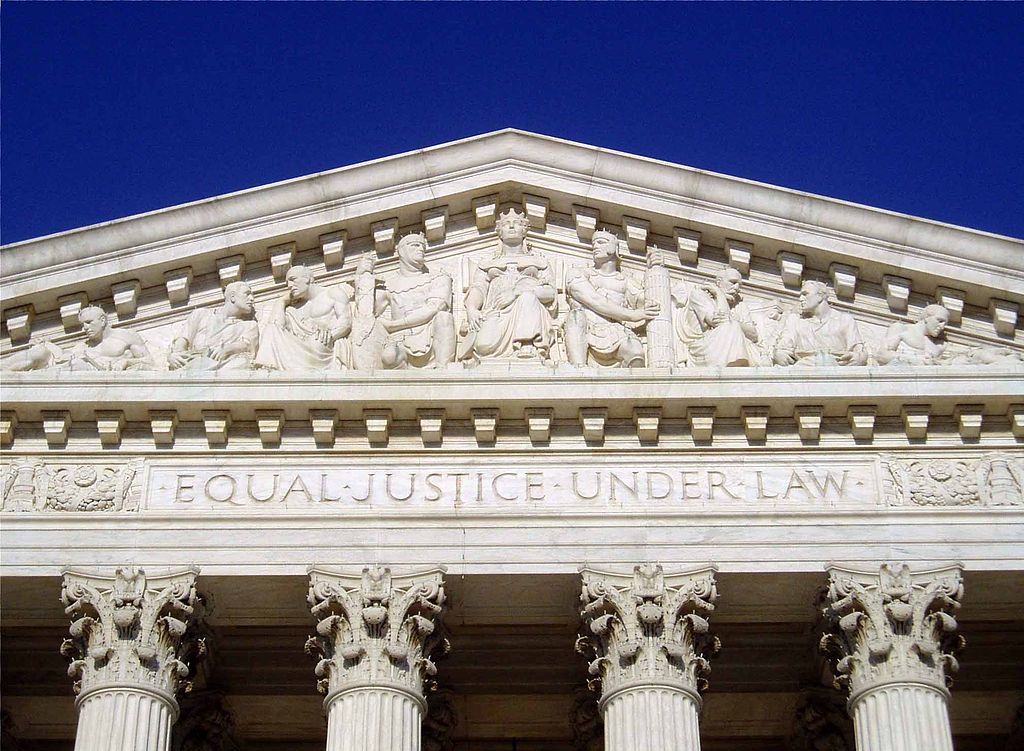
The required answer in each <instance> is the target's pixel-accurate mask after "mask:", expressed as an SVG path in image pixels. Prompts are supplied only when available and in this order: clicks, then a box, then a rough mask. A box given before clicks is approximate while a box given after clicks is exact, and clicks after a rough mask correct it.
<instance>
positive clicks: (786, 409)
mask: <svg viewBox="0 0 1024 751" xmlns="http://www.w3.org/2000/svg"><path fill="white" fill-rule="evenodd" d="M227 376H228V374H226V373H225V374H217V373H209V374H192V373H185V372H175V373H156V374H153V373H147V374H138V375H136V374H131V373H121V374H117V375H113V376H112V375H109V374H107V375H104V374H100V373H91V372H82V373H74V372H73V373H61V374H60V376H59V378H53V376H52V375H48V374H46V373H6V374H5V375H4V383H3V388H2V391H0V393H2V397H3V402H4V405H5V408H6V409H9V410H16V411H17V412H18V413H19V414H20V413H23V412H24V413H25V414H26V415H32V414H33V413H35V412H37V411H38V410H45V409H53V408H57V407H60V408H63V409H69V410H72V412H74V411H75V410H76V409H79V408H80V409H83V410H84V409H89V410H91V409H92V408H94V407H96V406H97V405H102V406H103V407H109V406H113V405H116V406H117V407H118V408H121V409H123V410H125V415H126V417H127V418H128V419H132V417H133V416H137V417H139V418H141V417H142V416H143V415H145V413H146V410H149V409H165V408H166V409H170V408H174V409H177V410H178V411H179V413H183V414H186V415H187V414H189V413H190V412H192V411H194V412H195V416H196V417H198V414H199V410H201V409H204V408H208V407H218V408H221V409H230V410H240V411H242V412H243V413H244V412H249V413H251V412H252V411H253V410H255V409H261V408H275V409H283V410H285V412H286V414H288V413H290V411H292V410H294V415H295V416H296V417H298V416H300V414H301V415H302V417H305V414H304V410H306V409H308V408H322V407H325V406H330V407H332V408H335V409H338V410H340V411H341V412H342V417H345V416H349V417H356V416H358V415H359V414H361V413H362V410H363V409H366V408H389V409H392V410H394V411H395V416H396V417H398V416H399V413H402V412H403V410H406V411H408V412H409V415H408V416H413V415H414V411H415V409H416V408H417V407H423V406H430V407H432V408H448V409H455V410H458V411H459V412H460V413H462V412H465V413H467V415H468V412H469V410H470V409H471V408H473V407H481V406H497V405H500V406H501V408H502V410H503V411H508V412H510V413H511V412H517V411H518V412H521V411H522V410H523V409H525V408H527V407H552V408H554V409H555V411H556V412H555V414H556V416H559V415H560V414H561V412H562V411H565V412H566V414H569V412H570V411H571V412H572V414H573V416H575V410H576V409H578V408H580V407H587V406H605V407H608V408H609V409H610V410H611V415H612V416H615V415H616V414H617V413H618V411H621V412H622V415H627V414H629V411H628V408H629V407H632V406H634V405H657V406H661V407H663V408H665V409H667V410H676V411H678V412H679V413H680V414H682V413H683V412H684V411H685V408H686V407H690V406H713V407H716V408H717V414H718V416H736V415H738V414H739V410H740V407H741V406H748V405H752V404H763V405H769V408H770V410H771V414H772V415H786V416H789V415H791V413H792V410H793V407H794V406H796V405H803V404H825V405H826V406H827V408H828V411H829V413H830V414H831V413H833V412H834V413H835V414H845V411H846V409H847V407H848V406H850V405H853V404H873V405H877V406H878V407H879V414H890V413H891V414H899V412H900V408H901V407H902V406H903V405H904V404H906V403H910V402H912V403H916V404H922V403H923V404H929V405H931V406H932V408H933V410H937V411H938V413H947V414H948V413H951V412H952V409H953V407H955V405H956V404H959V403H963V402H965V401H967V400H973V401H975V402H981V403H984V404H985V405H986V411H988V412H997V413H999V412H1005V410H1006V408H1007V407H1008V406H1009V405H1010V404H1011V403H1012V402H1017V401H1020V400H1021V399H1024V373H1022V370H1021V369H1020V368H1015V369H996V368H983V369H979V368H977V367H975V368H966V367H965V368H957V367H934V368H930V367H920V368H915V369H912V370H911V369H907V370H902V369H896V368H875V367H864V368H842V367H838V368H815V369H795V368H790V369H783V368H726V369H716V368H684V369H678V370H675V371H670V370H667V369H666V370H654V369H640V370H635V371H625V372H623V371H597V370H579V369H574V368H561V367H559V368H544V367H540V366H538V367H535V368H528V367H523V368H515V367H510V368H509V369H508V370H502V371H487V372H483V371H480V370H476V371H473V370H471V371H450V372H440V373H438V372H434V373H421V372H417V371H413V370H409V371H388V372H387V373H386V375H384V374H379V373H376V372H374V371H368V372H359V371H346V372H338V373H330V374H326V373H325V374H301V375H300V374H294V375H290V376H288V375H285V374H280V373H269V372H264V371H252V372H240V373H233V374H231V375H230V377H227ZM136 412H138V415H135V413H136ZM518 412H517V413H518Z"/></svg>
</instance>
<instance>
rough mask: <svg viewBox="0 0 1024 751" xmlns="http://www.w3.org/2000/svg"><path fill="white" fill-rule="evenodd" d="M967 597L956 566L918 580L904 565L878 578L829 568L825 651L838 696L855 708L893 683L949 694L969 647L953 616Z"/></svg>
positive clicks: (921, 574) (888, 569)
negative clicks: (868, 693) (845, 693)
mask: <svg viewBox="0 0 1024 751" xmlns="http://www.w3.org/2000/svg"><path fill="white" fill-rule="evenodd" d="M962 596H963V580H962V577H961V567H960V565H959V564H957V565H952V566H947V567H944V568H940V569H931V570H928V571H921V572H918V573H911V571H910V568H909V567H908V566H907V565H906V564H902V565H900V566H898V567H892V566H890V565H889V564H884V565H883V566H882V567H881V569H880V570H879V571H878V572H877V573H876V572H874V571H861V570H855V569H846V568H840V567H837V566H833V567H831V568H830V569H829V585H828V595H827V602H828V604H827V606H826V607H825V608H824V610H823V613H824V616H825V620H826V624H827V625H826V633H825V634H824V636H822V638H821V641H820V648H821V650H822V652H823V653H824V654H825V655H826V656H827V657H829V658H830V660H831V663H832V672H833V675H834V676H835V680H834V683H835V686H836V688H839V689H845V690H847V691H849V693H850V697H851V700H852V699H853V698H855V697H857V696H859V695H861V694H863V693H864V692H865V691H868V690H871V689H873V688H877V687H879V686H883V685H885V684H888V683H896V682H914V683H923V684H926V685H929V686H931V687H933V688H935V689H937V690H939V691H943V692H944V691H945V690H946V687H947V686H948V684H949V683H951V682H952V674H953V673H955V672H956V670H957V667H958V663H957V660H956V656H955V655H956V653H957V652H958V651H959V650H960V649H961V648H962V647H963V644H964V641H963V637H961V636H959V635H958V634H957V633H956V629H957V622H956V619H955V618H954V617H953V616H952V615H951V612H952V611H955V610H956V609H958V608H959V607H960V598H961V597H962Z"/></svg>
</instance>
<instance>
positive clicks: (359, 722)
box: [327, 686, 423, 751]
mask: <svg viewBox="0 0 1024 751" xmlns="http://www.w3.org/2000/svg"><path fill="white" fill-rule="evenodd" d="M422 722H423V707H422V705H421V703H420V702H419V700H418V699H417V698H416V697H413V696H410V695H409V694H407V693H405V692H402V691H394V690H392V689H388V688H374V687H370V686H368V687H366V688H357V689H352V690H351V691H346V692H344V693H342V694H339V695H338V696H336V697H334V699H333V700H332V701H331V703H330V705H329V706H328V708H327V748H328V749H329V751H399V750H401V751H420V745H421V741H420V739H421V735H422V731H421V725H422Z"/></svg>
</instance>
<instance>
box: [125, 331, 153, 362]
mask: <svg viewBox="0 0 1024 751" xmlns="http://www.w3.org/2000/svg"><path fill="white" fill-rule="evenodd" d="M119 333H120V334H121V336H122V337H123V338H124V341H125V343H126V344H127V345H128V354H129V355H130V356H131V357H133V358H135V359H136V360H145V361H147V362H148V361H149V360H150V359H151V358H152V355H150V353H149V347H147V346H146V341H145V339H143V338H142V337H141V336H139V335H138V334H136V333H135V332H134V331H128V330H126V329H121V330H120V332H119Z"/></svg>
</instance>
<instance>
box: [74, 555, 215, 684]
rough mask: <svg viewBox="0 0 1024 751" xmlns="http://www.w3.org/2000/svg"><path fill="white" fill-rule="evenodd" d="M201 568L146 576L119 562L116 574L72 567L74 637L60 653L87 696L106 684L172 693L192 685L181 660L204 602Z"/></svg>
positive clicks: (140, 570) (186, 667) (186, 668)
mask: <svg viewBox="0 0 1024 751" xmlns="http://www.w3.org/2000/svg"><path fill="white" fill-rule="evenodd" d="M198 573H199V569H198V568H194V567H193V568H190V569H187V570H184V571H178V572H174V573H169V574H164V575H162V576H146V573H145V571H143V570H142V569H134V568H127V567H125V568H118V569H117V571H116V572H115V574H114V577H113V578H109V577H102V576H97V575H94V574H90V573H84V572H78V571H71V570H66V571H64V585H63V589H62V590H61V601H62V602H63V603H64V605H65V606H66V607H65V612H66V613H67V614H68V615H69V616H71V618H72V621H71V626H70V631H71V637H70V638H68V639H65V640H64V643H63V644H62V645H61V650H60V651H61V654H62V655H64V656H65V657H67V658H69V659H70V660H71V664H70V666H69V667H68V675H69V676H70V677H71V678H73V679H74V680H75V684H74V689H75V693H77V694H79V701H81V700H82V699H83V698H84V697H85V696H86V695H87V694H89V693H91V692H93V691H95V690H99V689H103V688H124V687H128V688H136V689H143V690H147V691H149V692H152V693H156V694H159V695H161V696H163V697H164V698H165V699H169V700H171V701H173V697H174V695H175V694H176V693H178V691H179V690H184V691H188V690H189V689H190V688H191V686H190V685H189V683H188V681H187V680H186V679H187V678H188V675H189V666H188V665H186V664H185V662H184V661H183V660H182V655H183V653H184V651H185V648H186V647H187V645H186V644H185V643H184V642H185V640H186V631H187V630H188V627H189V624H190V621H191V620H192V618H193V617H194V613H195V607H196V605H197V594H196V588H195V581H196V576H197V575H198Z"/></svg>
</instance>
